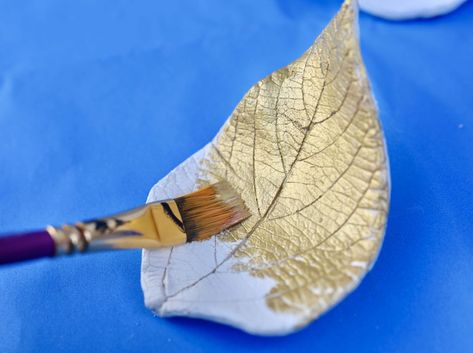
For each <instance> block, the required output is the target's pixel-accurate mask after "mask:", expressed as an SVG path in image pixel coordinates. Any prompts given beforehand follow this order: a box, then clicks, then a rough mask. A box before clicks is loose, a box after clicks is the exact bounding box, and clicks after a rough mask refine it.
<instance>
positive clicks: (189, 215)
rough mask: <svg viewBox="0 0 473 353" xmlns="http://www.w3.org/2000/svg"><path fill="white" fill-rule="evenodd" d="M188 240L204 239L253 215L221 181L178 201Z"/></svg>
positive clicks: (233, 191)
mask: <svg viewBox="0 0 473 353" xmlns="http://www.w3.org/2000/svg"><path fill="white" fill-rule="evenodd" d="M175 201H176V203H177V205H178V207H179V210H180V212H181V215H182V219H183V223H184V228H185V231H186V234H187V241H188V242H190V241H194V240H204V239H207V238H209V237H210V236H212V235H215V234H218V233H220V232H221V231H222V230H224V229H226V228H228V227H231V226H232V225H235V224H237V223H239V222H241V221H243V220H244V219H246V218H248V217H249V216H250V213H249V211H248V209H247V208H246V206H245V204H244V202H243V200H242V199H241V198H240V196H239V195H238V194H237V193H236V191H235V190H233V188H232V187H231V186H230V185H228V184H227V183H225V182H218V183H216V184H213V185H210V186H208V187H205V188H203V189H200V190H198V191H195V192H193V193H190V194H187V195H185V196H182V197H179V198H177V199H175Z"/></svg>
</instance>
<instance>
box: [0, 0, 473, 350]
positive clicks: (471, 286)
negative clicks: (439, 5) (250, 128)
mask: <svg viewBox="0 0 473 353" xmlns="http://www.w3.org/2000/svg"><path fill="white" fill-rule="evenodd" d="M339 5H340V1H328V0H320V1H315V0H313V1H309V0H264V1H263V0H261V1H254V0H239V1H218V0H205V1H196V0H179V1H167V2H164V1H161V2H156V1H151V0H150V1H140V2H134V1H125V0H117V1H97V0H88V1H80V2H78V1H60V0H37V1H36V0H29V1H15V0H3V1H1V2H0V232H7V231H11V230H21V229H28V228H35V227H41V226H43V225H45V224H48V223H53V224H54V223H62V222H66V221H73V220H76V219H82V218H87V217H91V216H97V215H103V214H107V213H110V212H113V211H118V210H121V209H126V208H129V207H132V206H135V205H138V204H140V203H142V202H144V200H145V199H146V196H147V193H148V190H149V189H150V188H151V186H152V185H153V184H154V183H155V182H156V181H157V180H158V179H160V178H161V177H162V176H164V175H165V174H166V173H167V172H168V171H169V170H170V169H172V168H173V167H174V166H176V165H177V164H178V163H179V162H181V161H182V160H184V159H185V158H186V157H187V156H189V155H190V154H191V153H193V152H194V151H196V150H197V149H199V148H200V147H202V146H203V145H204V144H205V143H206V142H207V141H209V140H210V139H211V138H212V137H213V136H214V135H215V133H216V132H217V130H218V129H219V127H220V126H221V125H222V123H223V122H224V121H225V119H226V117H227V116H228V115H229V114H230V113H231V111H232V110H233V108H234V107H235V105H236V104H237V102H238V101H239V100H240V98H241V97H242V96H243V94H244V93H245V92H246V91H247V89H248V88H249V87H250V86H251V85H252V84H254V83H255V82H256V81H258V80H259V79H261V78H262V77H264V76H266V75H267V74H269V73H270V72H272V71H273V70H275V69H277V68H279V67H282V66H285V65H287V64H288V63H289V62H291V61H292V60H294V59H296V58H297V57H298V56H299V55H301V54H302V53H303V51H304V50H305V49H306V48H307V47H309V46H310V44H311V43H312V41H313V39H314V38H315V37H316V35H317V34H318V33H319V32H320V31H321V30H322V28H323V27H324V26H325V25H326V23H327V22H328V21H329V19H330V18H331V17H332V16H333V15H334V14H335V12H336V10H337V8H338V6H339ZM361 33H362V48H363V53H364V58H365V61H366V64H367V66H368V71H369V73H370V76H371V79H372V81H373V88H374V91H375V93H376V96H377V99H378V101H379V105H380V109H381V119H382V122H383V125H384V128H385V132H386V137H387V141H388V147H389V153H390V159H391V170H392V183H393V188H392V204H391V213H390V218H389V226H388V231H387V236H386V241H385V244H384V247H383V250H382V252H381V255H380V257H379V260H378V263H377V265H376V266H375V267H374V269H373V271H372V272H371V273H370V274H369V275H368V276H367V277H366V279H365V280H364V281H363V283H362V285H361V286H360V287H359V289H358V290H356V291H355V292H354V293H353V294H352V295H350V296H349V297H348V298H347V299H346V300H345V301H343V302H342V303H341V304H340V305H338V306H337V307H336V308H335V309H333V310H332V311H331V312H329V313H328V314H326V315H324V316H323V317H322V318H321V319H320V320H318V321H316V322H314V323H313V324H311V325H310V326H309V327H307V328H306V329H304V330H302V331H300V332H298V333H296V334H293V335H290V336H287V337H280V338H261V337H253V336H250V335H247V334H244V333H242V332H240V331H238V330H236V329H232V328H229V327H225V326H221V325H217V324H213V323H209V322H205V321H200V320H192V319H166V320H165V319H159V318H155V317H153V315H152V314H151V312H150V311H148V310H147V309H146V308H145V307H144V305H143V298H142V293H141V288H140V281H139V277H140V252H139V251H126V252H120V253H109V254H99V255H88V256H83V257H76V258H66V259H60V260H57V261H50V260H44V261H40V262H37V263H34V264H22V265H19V266H8V267H2V268H0V352H2V353H10V352H59V351H68V352H105V351H108V352H111V351H114V352H116V351H122V352H133V351H135V352H155V351H162V352H165V351H168V352H217V351H224V350H225V352H238V351H243V350H248V349H250V348H254V349H258V350H259V351H262V352H264V351H281V352H288V351H291V350H294V351H303V350H306V351H316V352H348V351H352V352H381V351H382V352H446V351H448V352H467V351H469V352H471V351H473V336H472V332H473V295H472V293H473V277H472V276H473V275H472V273H473V236H472V234H471V231H472V219H473V214H472V213H473V202H472V201H473V196H472V192H471V189H472V186H473V180H472V172H473V157H472V151H473V149H472V147H473V116H472V115H473V113H472V111H473V96H472V95H473V69H472V64H473V2H472V1H469V2H467V3H466V4H465V5H463V6H462V7H461V8H460V9H459V10H457V11H455V12H454V13H452V14H449V15H448V16H444V17H441V18H437V19H434V20H424V21H409V22H402V23H394V22H387V21H383V20H381V19H378V18H374V17H371V16H368V15H365V14H362V15H361Z"/></svg>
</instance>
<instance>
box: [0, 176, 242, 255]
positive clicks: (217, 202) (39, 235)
mask: <svg viewBox="0 0 473 353" xmlns="http://www.w3.org/2000/svg"><path fill="white" fill-rule="evenodd" d="M249 215H250V214H249V212H248V209H247V208H246V207H245V204H244V202H243V201H242V200H241V198H240V196H239V195H238V194H237V193H236V192H235V190H233V189H232V188H231V187H230V186H229V185H228V184H227V183H225V182H218V183H216V184H213V185H210V186H207V187H204V188H202V189H200V190H198V191H195V192H192V193H190V194H187V195H184V196H181V197H177V198H175V199H172V200H164V201H158V202H153V203H149V204H146V205H143V206H141V207H138V208H135V209H132V210H130V211H126V212H121V213H118V214H115V215H112V216H109V217H103V218H99V219H92V220H88V221H84V222H78V223H75V224H70V225H62V226H59V227H53V226H48V227H47V228H46V229H43V230H39V231H34V232H28V233H22V234H16V235H6V236H2V237H0V264H2V263H3V264H4V263H12V262H18V261H24V260H31V259H36V258H41V257H54V256H58V255H68V254H74V253H84V252H87V251H92V250H112V249H134V248H147V249H157V248H161V247H168V246H173V245H179V244H184V243H188V242H192V241H198V240H205V239H208V238H209V237H211V236H212V235H215V234H218V233H220V232H221V231H222V230H224V229H226V228H229V227H231V226H232V225H235V224H237V223H239V222H241V221H242V220H244V219H246V218H247V217H249Z"/></svg>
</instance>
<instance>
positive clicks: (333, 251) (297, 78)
mask: <svg viewBox="0 0 473 353" xmlns="http://www.w3.org/2000/svg"><path fill="white" fill-rule="evenodd" d="M357 11H358V10H357V8H356V4H353V3H352V2H350V1H346V2H345V4H344V5H343V6H342V8H341V10H340V11H339V13H338V14H337V15H336V17H335V18H334V19H333V20H332V21H331V23H330V24H329V25H328V26H327V27H326V29H325V30H324V31H323V33H322V34H321V35H320V36H319V38H318V39H317V40H316V42H315V43H314V44H313V46H312V47H311V48H309V50H308V51H307V52H306V53H305V54H304V55H303V56H302V57H301V58H299V59H298V60H296V61H295V62H293V63H292V64H290V65H289V66H287V67H285V68H283V69H280V70H278V71H276V72H274V73H273V74H271V75H270V76H269V77H267V78H265V79H263V80H262V81H260V82H258V83H257V84H256V85H255V86H254V87H252V88H251V89H250V91H249V92H248V93H247V94H246V95H245V97H244V98H243V99H242V101H241V102H240V103H239V105H238V106H237V108H236V109H235V111H234V112H233V114H232V116H231V117H230V119H229V120H228V121H227V123H226V124H225V125H224V126H223V128H222V130H221V131H220V132H219V134H218V135H217V137H216V138H215V139H214V141H213V142H212V144H211V147H210V152H209V154H208V155H207V156H206V158H205V159H204V161H203V164H202V165H201V171H202V176H203V179H206V180H207V181H215V180H221V179H225V180H227V181H228V182H229V183H230V184H231V185H232V186H233V187H234V188H235V189H236V190H237V191H238V192H240V193H241V195H242V197H243V199H244V201H245V203H246V205H247V206H248V207H249V209H250V211H251V213H252V214H253V216H252V217H251V218H249V219H248V220H246V221H244V222H243V223H242V224H241V225H239V226H236V227H234V228H232V230H231V232H227V235H225V238H224V239H226V240H229V241H239V245H238V246H237V247H236V248H235V250H234V251H233V252H232V253H231V254H230V255H229V256H228V257H227V258H226V259H224V260H223V261H222V262H221V263H219V264H218V265H217V268H218V267H220V266H221V265H222V264H223V263H225V262H226V261H228V260H229V259H230V258H232V260H235V259H236V260H237V262H238V263H237V265H235V266H234V270H235V271H248V272H250V273H251V274H252V275H253V276H257V277H263V278H270V279H272V280H274V281H275V283H276V284H275V285H274V287H273V288H272V290H271V293H270V294H269V295H268V296H267V298H266V302H267V304H268V306H269V307H270V308H272V309H274V310H276V311H284V312H293V313H297V314H300V315H303V316H304V317H306V318H307V321H309V320H311V319H313V318H315V317H317V316H318V315H320V314H321V313H322V312H324V311H325V310H327V309H328V308H329V307H331V306H333V305H334V304H335V303H336V302H338V301H339V300H340V299H341V298H342V297H344V296H345V295H346V294H347V293H348V292H349V291H351V290H352V289H353V288H354V287H355V286H356V285H357V284H358V283H359V281H360V280H361V278H362V277H363V275H364V274H365V273H366V272H367V271H368V270H369V269H370V267H371V265H372V264H373V262H374V260H375V259H376V256H377V254H378V251H379V249H380V246H381V243H382V239H383V236H384V229H385V224H386V216H387V210H388V204H389V175H388V168H387V156H386V152H385V146H384V138H383V133H382V130H381V127H380V123H379V121H378V114H377V109H376V105H375V102H374V99H373V97H372V94H371V88H370V84H369V81H368V79H367V76H366V72H365V68H364V66H363V63H362V59H361V55H360V49H359V43H358V38H357V28H358V27H357V26H358V24H357Z"/></svg>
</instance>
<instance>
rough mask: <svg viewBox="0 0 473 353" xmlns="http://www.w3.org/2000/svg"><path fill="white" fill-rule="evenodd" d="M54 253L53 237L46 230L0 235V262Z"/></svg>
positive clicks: (46, 255) (4, 262)
mask: <svg viewBox="0 0 473 353" xmlns="http://www.w3.org/2000/svg"><path fill="white" fill-rule="evenodd" d="M55 253H56V246H55V243H54V240H53V238H52V237H51V235H49V233H48V232H47V231H46V230H40V231H36V232H29V233H23V234H15V235H7V236H1V237H0V264H7V263H13V262H19V261H25V260H32V259H37V258H41V257H52V256H54V254H55Z"/></svg>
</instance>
